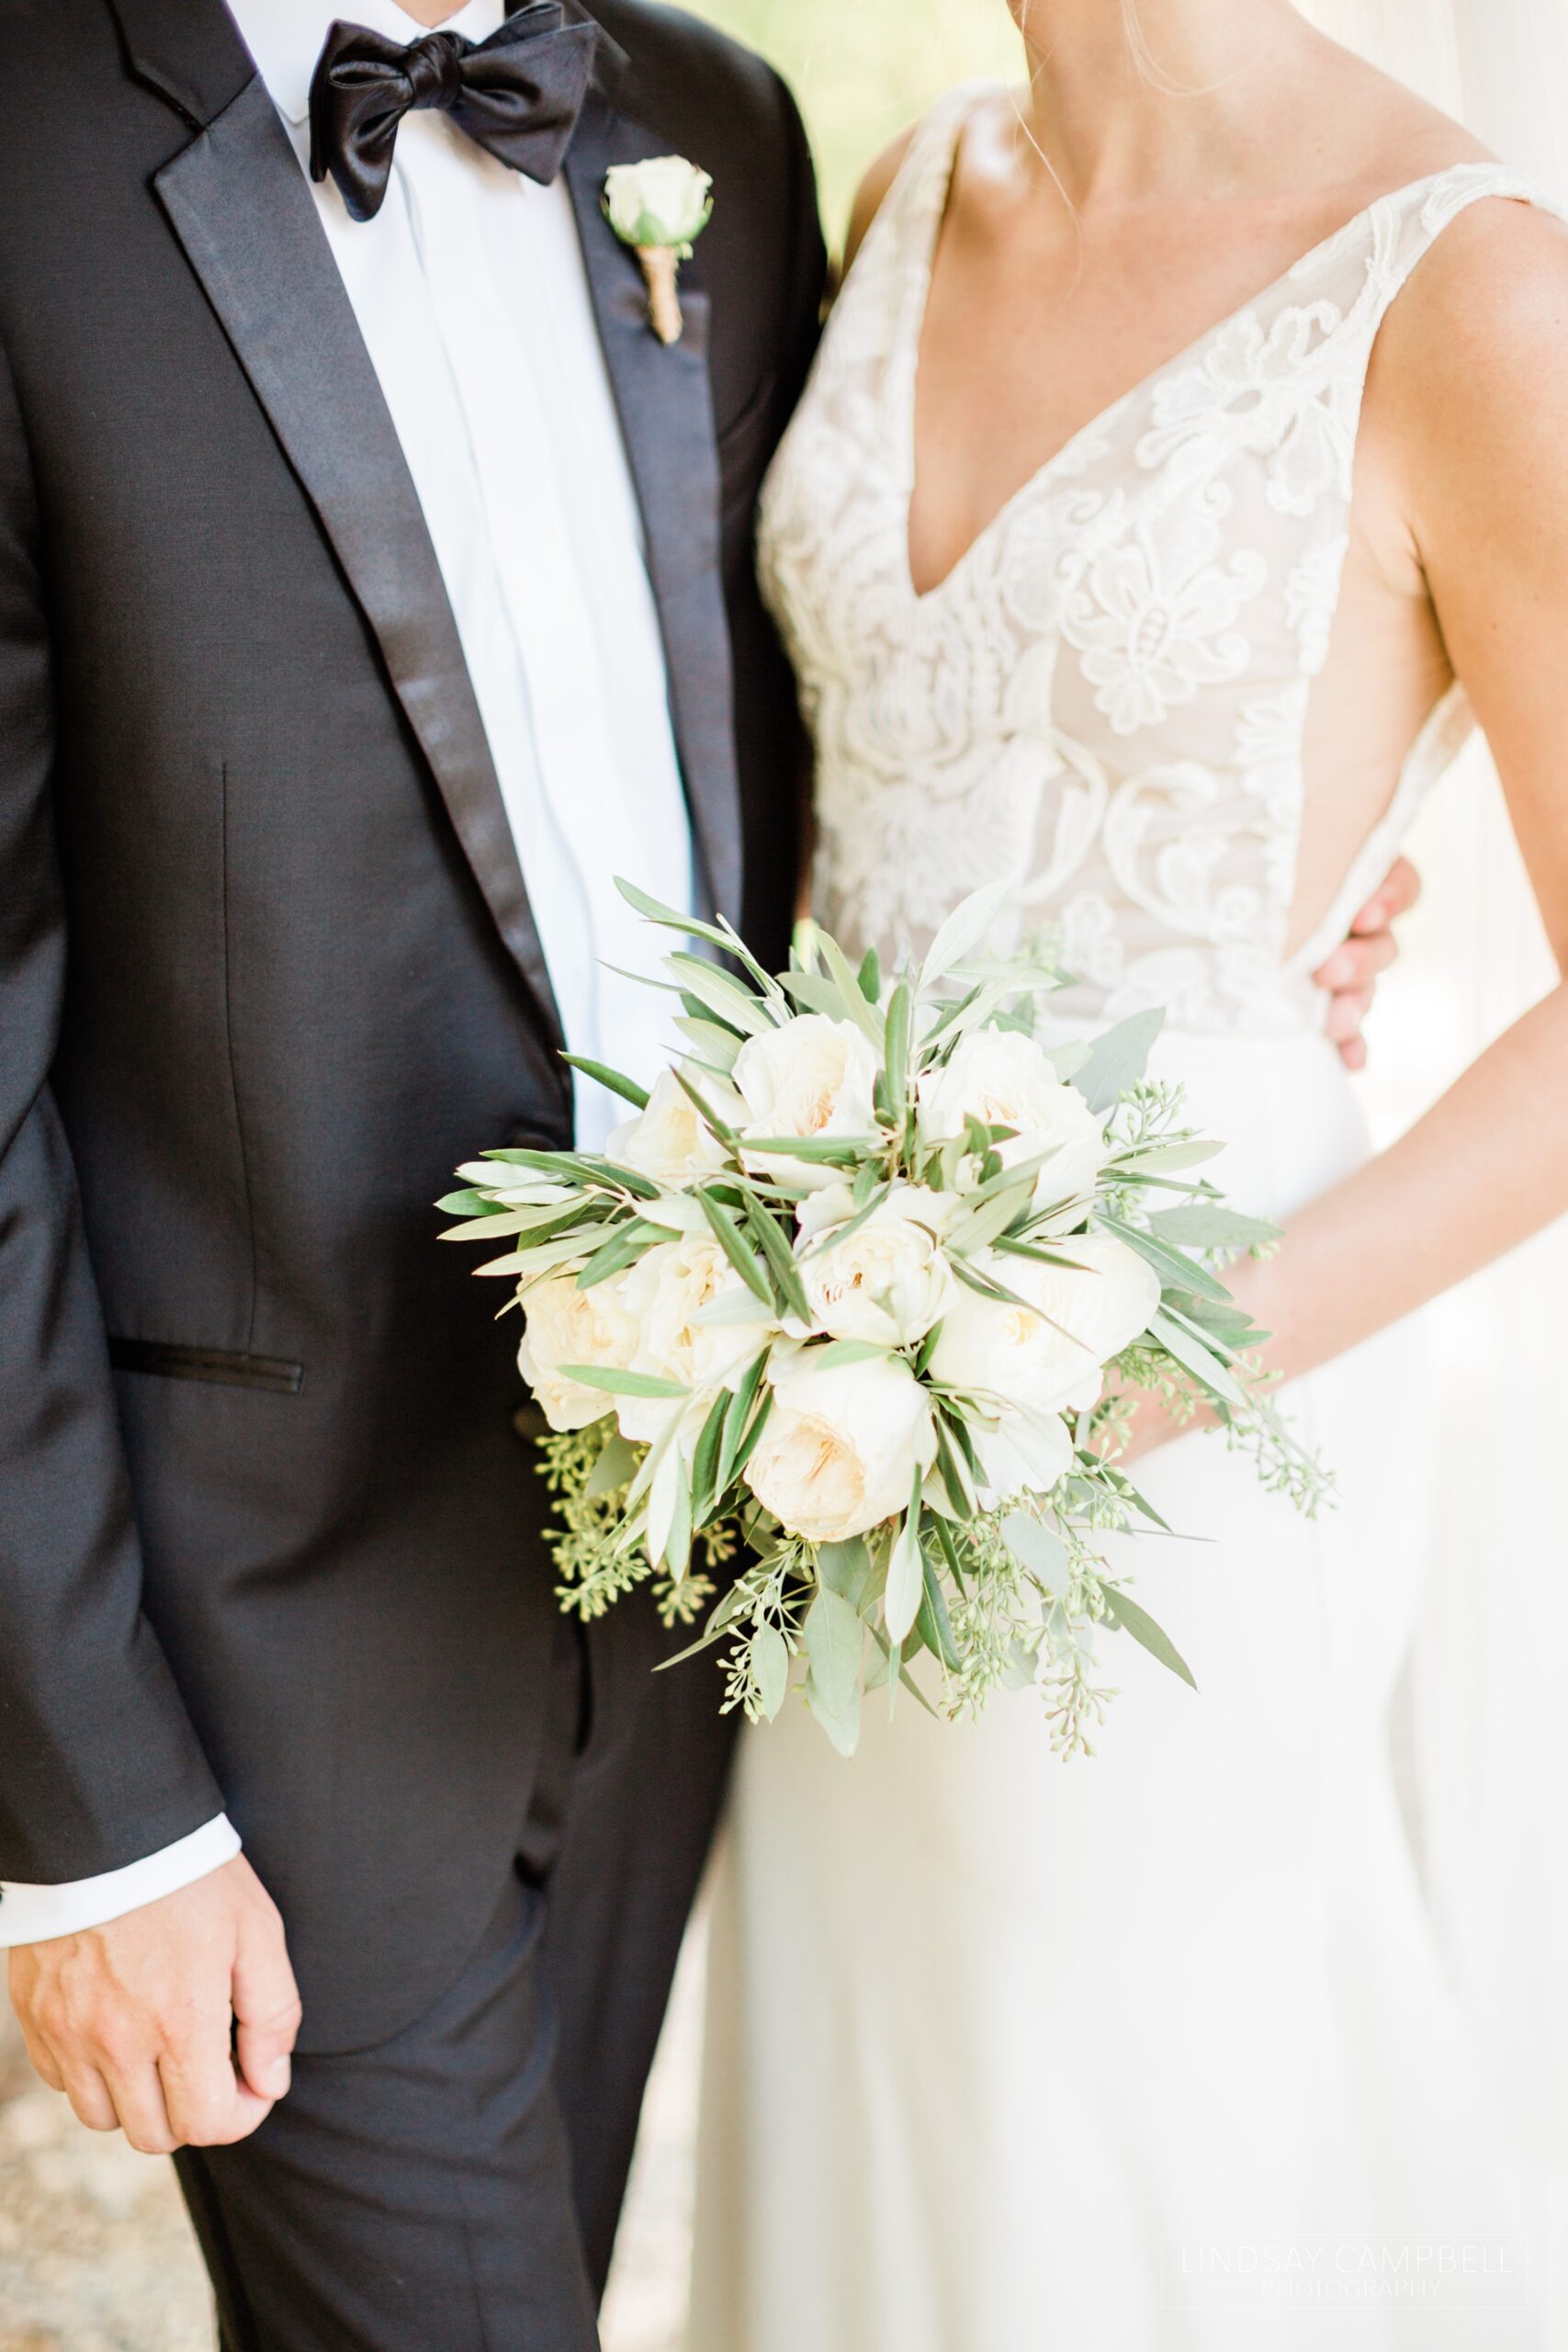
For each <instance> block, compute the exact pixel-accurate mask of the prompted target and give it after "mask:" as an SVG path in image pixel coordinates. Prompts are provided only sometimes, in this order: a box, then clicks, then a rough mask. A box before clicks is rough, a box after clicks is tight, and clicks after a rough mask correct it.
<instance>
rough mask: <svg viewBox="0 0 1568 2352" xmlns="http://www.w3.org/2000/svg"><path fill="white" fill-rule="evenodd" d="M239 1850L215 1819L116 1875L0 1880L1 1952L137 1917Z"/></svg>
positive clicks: (231, 1832)
mask: <svg viewBox="0 0 1568 2352" xmlns="http://www.w3.org/2000/svg"><path fill="white" fill-rule="evenodd" d="M239 1850H240V1838H239V1833H238V1831H237V1830H236V1829H235V1828H234V1827H233V1826H232V1824H231V1822H230V1821H229V1820H228V1818H227V1817H226V1815H223V1814H220V1815H219V1816H218V1818H217V1820H216V1821H209V1822H208V1823H206V1824H205V1825H204V1826H203V1827H202V1828H200V1829H193V1830H192V1831H191V1833H190V1836H189V1837H188V1838H179V1839H177V1840H176V1841H175V1844H174V1845H172V1846H165V1847H164V1849H163V1850H162V1851H161V1852H160V1853H156V1854H148V1855H147V1856H146V1857H145V1858H144V1859H143V1860H141V1861H140V1862H128V1863H127V1864H126V1866H125V1868H124V1870H121V1871H104V1873H103V1874H102V1876H101V1877H99V1878H79V1879H74V1880H73V1881H72V1882H71V1883H70V1884H69V1885H65V1886H21V1885H17V1884H14V1883H12V1882H11V1881H10V1880H0V1951H6V1949H7V1948H8V1947H9V1946H10V1945H12V1944H41V1943H47V1942H48V1941H49V1939H51V1937H52V1936H74V1935H78V1934H80V1932H81V1930H82V1929H83V1928H102V1927H105V1926H107V1923H108V1921H109V1920H110V1919H119V1918H123V1917H124V1916H125V1914H126V1913H127V1912H128V1911H140V1910H141V1907H142V1905H143V1904H147V1903H156V1902H157V1900H158V1898H159V1896H160V1895H164V1894H178V1893H179V1891H180V1889H181V1887H182V1886H191V1885H194V1883H196V1881H197V1879H198V1878H205V1877H206V1876H207V1874H208V1872H209V1871H215V1870H220V1869H221V1868H222V1866H223V1864H224V1863H225V1862H231V1861H232V1860H233V1859H234V1857H235V1855H236V1854H237V1853H238V1852H239Z"/></svg>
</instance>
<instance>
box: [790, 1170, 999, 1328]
mask: <svg viewBox="0 0 1568 2352" xmlns="http://www.w3.org/2000/svg"><path fill="white" fill-rule="evenodd" d="M961 1205H962V1204H961V1203H960V1202H959V1201H958V1200H957V1199H956V1198H955V1196H954V1195H953V1194H952V1193H934V1192H932V1191H931V1190H930V1189H929V1187H927V1186H925V1185H923V1184H895V1185H894V1186H893V1188H892V1189H891V1191H890V1192H889V1193H888V1194H887V1197H886V1200H884V1201H881V1202H879V1203H878V1204H877V1206H876V1208H875V1209H874V1211H873V1212H872V1214H871V1216H868V1217H867V1218H866V1219H865V1221H864V1223H863V1224H862V1225H860V1226H857V1227H855V1230H854V1231H853V1232H852V1233H850V1234H848V1235H846V1237H845V1238H844V1239H843V1240H842V1241H835V1240H834V1239H833V1238H832V1231H833V1227H836V1226H840V1225H844V1224H847V1223H850V1222H852V1220H853V1216H854V1200H853V1196H852V1193H851V1191H850V1188H849V1186H848V1185H847V1184H836V1185H834V1187H833V1188H832V1190H831V1191H830V1192H826V1193H816V1194H814V1195H813V1197H812V1199H811V1200H810V1201H809V1202H807V1203H806V1204H804V1214H803V1215H802V1217H801V1220H800V1224H801V1266H800V1278H801V1281H802V1283H804V1284H805V1287H806V1295H807V1299H808V1300H809V1302H810V1306H811V1314H812V1319H813V1322H814V1323H815V1325H816V1327H817V1329H818V1330H822V1331H826V1332H828V1333H829V1335H830V1336H831V1337H832V1338H833V1339H835V1340H868V1341H870V1343H871V1344H872V1345H873V1346H874V1347H879V1348H907V1347H912V1346H913V1345H914V1344H915V1342H916V1341H917V1340H923V1339H924V1338H925V1336H926V1333H927V1332H928V1331H929V1330H930V1329H931V1325H932V1324H933V1323H937V1322H940V1321H941V1319H942V1316H943V1315H944V1314H945V1313H946V1311H947V1305H948V1301H949V1299H950V1298H951V1297H952V1295H953V1287H954V1285H953V1274H952V1272H951V1271H950V1270H949V1267H948V1263H947V1261H946V1259H945V1258H944V1257H943V1255H942V1238H941V1237H942V1233H943V1232H944V1230H945V1229H946V1227H947V1225H948V1223H949V1222H950V1220H951V1218H952V1216H953V1212H954V1210H955V1209H957V1208H958V1207H960V1206H961Z"/></svg>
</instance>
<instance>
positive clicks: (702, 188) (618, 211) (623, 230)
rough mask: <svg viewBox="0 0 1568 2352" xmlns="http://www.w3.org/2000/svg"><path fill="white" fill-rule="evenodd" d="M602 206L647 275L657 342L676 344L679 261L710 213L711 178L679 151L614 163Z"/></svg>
mask: <svg viewBox="0 0 1568 2352" xmlns="http://www.w3.org/2000/svg"><path fill="white" fill-rule="evenodd" d="M604 210H605V213H606V215H607V217H608V219H609V222H610V226H611V228H612V229H614V231H615V234H616V236H617V237H619V239H620V240H621V243H623V244H624V245H630V247H631V248H632V251H633V252H634V253H635V254H636V255H637V259H638V261H639V262H641V264H642V274H643V276H644V277H645V278H646V279H647V280H648V315H649V322H650V324H651V325H652V328H653V332H654V334H656V335H657V336H658V337H659V340H660V343H662V344H674V343H679V342H680V340H681V335H682V329H683V324H684V322H683V321H682V316H681V289H680V272H681V264H682V262H683V261H690V259H691V257H692V247H693V245H694V243H695V241H696V240H697V238H698V237H700V236H701V235H702V232H703V231H704V230H705V228H706V227H707V224H708V222H709V220H711V219H712V217H713V181H712V180H711V179H710V178H709V176H708V175H707V173H706V172H703V171H699V170H698V169H697V166H696V165H695V164H689V163H688V162H687V161H686V158H685V157H684V156H683V155H655V156H650V157H649V160H648V161H647V162H646V163H641V164H615V167H614V168H613V170H612V171H611V172H610V173H609V174H608V175H607V176H606V178H605V182H604Z"/></svg>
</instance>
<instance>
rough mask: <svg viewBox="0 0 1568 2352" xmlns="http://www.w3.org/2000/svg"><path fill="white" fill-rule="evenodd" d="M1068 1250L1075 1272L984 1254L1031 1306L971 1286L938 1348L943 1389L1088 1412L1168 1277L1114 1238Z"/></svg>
mask: <svg viewBox="0 0 1568 2352" xmlns="http://www.w3.org/2000/svg"><path fill="white" fill-rule="evenodd" d="M1060 1247H1061V1250H1062V1253H1063V1255H1064V1256H1065V1257H1070V1258H1072V1259H1073V1260H1074V1261H1075V1264H1074V1265H1073V1266H1072V1267H1070V1268H1069V1267H1064V1266H1043V1265H1040V1264H1038V1263H1037V1262H1036V1261H1034V1260H1033V1259H1032V1258H1016V1257H1013V1256H1011V1255H1010V1254H1007V1253H1004V1252H993V1251H990V1250H986V1251H982V1253H981V1255H980V1256H979V1258H978V1259H977V1260H976V1264H977V1266H978V1267H979V1269H980V1271H981V1272H986V1273H989V1274H990V1275H992V1276H993V1277H994V1279H995V1280H996V1281H997V1282H998V1283H1004V1284H1005V1285H1006V1287H1007V1288H1008V1289H1009V1290H1011V1291H1015V1292H1016V1293H1017V1294H1018V1295H1019V1296H1020V1297H1021V1298H1023V1299H1026V1300H1027V1301H1028V1302H1029V1304H1028V1305H1027V1306H1010V1305H1008V1304H1005V1303H1004V1302H1003V1301H1001V1300H998V1299H989V1298H982V1297H981V1296H980V1295H979V1294H978V1292H976V1291H972V1290H969V1289H968V1288H964V1290H962V1291H961V1292H960V1293H959V1295H958V1296H957V1297H956V1298H955V1299H954V1301H953V1306H952V1309H951V1311H950V1312H949V1314H948V1315H947V1317H945V1319H944V1321H943V1323H942V1332H941V1336H940V1337H939V1338H938V1340H937V1343H936V1346H935V1347H934V1348H933V1349H932V1351H931V1366H930V1370H931V1378H932V1379H933V1380H934V1381H936V1382H937V1383H938V1385H940V1386H942V1387H945V1388H960V1389H964V1390H969V1391H978V1392H980V1393H981V1394H982V1395H983V1396H990V1397H1000V1398H1002V1399H1004V1400H1005V1401H1008V1402H1011V1401H1012V1400H1014V1399H1016V1400H1017V1401H1018V1402H1019V1403H1020V1404H1022V1405H1027V1406H1028V1407H1029V1408H1030V1410H1031V1412H1032V1413H1057V1412H1064V1411H1073V1412H1079V1411H1082V1410H1083V1409H1084V1408H1086V1407H1088V1406H1089V1405H1092V1404H1093V1403H1094V1402H1095V1401H1096V1399H1097V1398H1098V1397H1099V1395H1100V1388H1101V1386H1102V1385H1103V1376H1104V1366H1105V1364H1106V1363H1107V1362H1108V1361H1109V1360H1110V1358H1111V1357H1112V1356H1114V1355H1119V1354H1120V1353H1121V1351H1122V1349H1123V1348H1125V1347H1127V1346H1129V1345H1130V1344H1131V1343H1132V1341H1133V1340H1135V1339H1136V1338H1137V1337H1138V1334H1139V1333H1140V1332H1141V1331H1143V1330H1145V1329H1147V1327H1148V1321H1149V1317H1150V1316H1151V1315H1153V1314H1154V1312H1155V1310H1156V1307H1157V1306H1159V1276H1158V1275H1157V1274H1156V1272H1155V1271H1154V1268H1153V1267H1152V1266H1150V1265H1148V1264H1146V1263H1145V1261H1144V1260H1143V1259H1142V1258H1140V1257H1139V1255H1138V1253H1137V1251H1136V1250H1130V1249H1129V1248H1128V1247H1127V1244H1126V1243H1125V1242H1124V1241H1119V1240H1118V1239H1117V1238H1116V1237H1115V1235H1114V1234H1109V1233H1090V1234H1075V1235H1074V1236H1073V1238H1072V1239H1071V1240H1070V1241H1065V1242H1063V1243H1062V1244H1061V1245H1060ZM1079 1269H1081V1270H1082V1271H1079Z"/></svg>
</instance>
